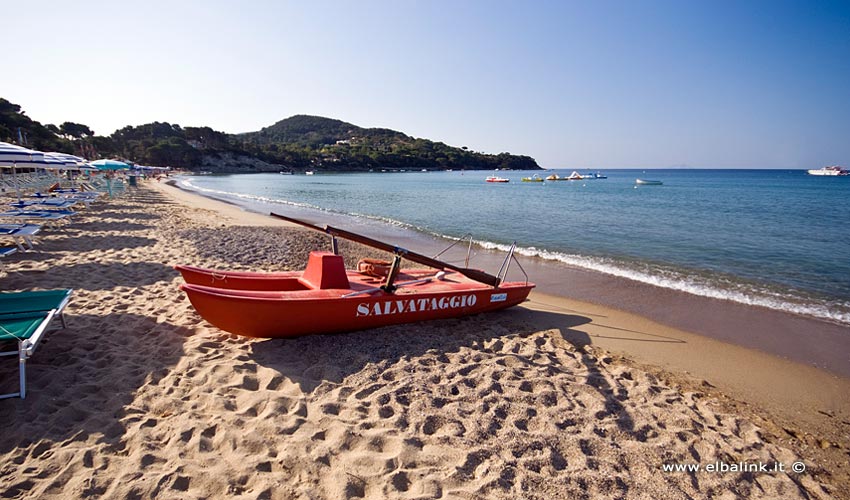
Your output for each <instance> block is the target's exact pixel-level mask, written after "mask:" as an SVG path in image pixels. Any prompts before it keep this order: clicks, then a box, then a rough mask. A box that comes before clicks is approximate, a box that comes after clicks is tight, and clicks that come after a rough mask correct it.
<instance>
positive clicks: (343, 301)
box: [175, 214, 534, 338]
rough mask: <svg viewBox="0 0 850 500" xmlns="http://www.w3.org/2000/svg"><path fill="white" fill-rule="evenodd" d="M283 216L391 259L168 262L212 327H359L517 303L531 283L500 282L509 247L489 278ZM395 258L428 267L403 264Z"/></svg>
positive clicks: (281, 330) (244, 330)
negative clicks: (287, 268) (252, 264)
mask: <svg viewBox="0 0 850 500" xmlns="http://www.w3.org/2000/svg"><path fill="white" fill-rule="evenodd" d="M271 215H272V216H274V217H277V218H280V219H284V220H286V221H289V222H293V223H296V224H299V225H302V226H305V227H308V228H311V229H315V230H318V231H322V232H325V233H327V234H329V235H331V236H332V245H331V246H332V249H336V248H338V246H337V244H336V238H337V237H340V238H345V239H348V240H351V241H355V242H358V243H361V244H364V245H367V246H371V247H373V248H377V249H379V250H383V251H386V252H389V253H391V254H392V255H393V260H392V262H389V261H377V260H374V259H364V260H362V261H361V262H359V263H358V266H357V269H356V270H347V269H345V266H344V261H343V257H342V256H341V255H338V254H337V253H336V252H333V251H331V252H325V251H312V252H310V255H309V259H308V263H307V267H306V269H305V270H304V271H292V272H278V273H259V272H245V271H221V270H210V269H203V268H198V267H193V266H183V265H181V266H175V269H177V270H178V271H179V272H180V274H181V275H182V276H183V279H184V280H185V281H186V283H185V284H182V285H180V289H181V290H183V291H184V292H185V293H186V295H187V296H188V298H189V301H190V302H191V303H192V306H193V307H194V308H195V310H196V311H197V312H198V314H199V315H200V316H201V317H202V318H204V319H205V320H206V321H208V322H210V323H211V324H213V325H214V326H216V327H218V328H220V329H222V330H224V331H226V332H230V333H234V334H237V335H244V336H247V337H260V338H278V337H294V336H299V335H309V334H318V333H336V332H346V331H353V330H363V329H368V328H376V327H381V326H387V325H395V324H402V323H412V322H418V321H425V320H432V319H442V318H454V317H460V316H467V315H471V314H478V313H483V312H490V311H496V310H499V309H504V308H507V307H511V306H514V305H517V304H519V303H521V302H523V301H524V300H526V298H527V297H528V294H529V293H530V292H531V290H532V288H534V284H533V283H529V282H528V281H527V280H526V281H506V280H505V279H504V277H505V276H506V275H507V270H508V266H509V264H510V259H512V258H514V255H513V248H515V245H514V246H513V247H512V249H511V251H510V253H509V254H508V257H507V258H506V259H505V262H504V263H503V264H502V269H500V271H499V273H498V275H497V276H493V275H491V274H488V273H485V272H484V271H481V270H478V269H473V268H466V267H459V266H455V265H453V264H449V263H446V262H442V261H439V260H436V259H433V258H430V257H426V256H424V255H421V254H417V253H414V252H411V251H409V250H406V249H403V248H400V247H397V246H394V245H389V244H386V243H384V242H381V241H378V240H374V239H371V238H368V237H366V236H362V235H359V234H356V233H351V232H349V231H345V230H342V229H337V228H334V227H330V226H325V227H319V226H314V225H312V224H310V223H307V222H304V221H301V220H298V219H293V218H291V217H286V216H283V215H278V214H271ZM402 259H405V260H409V261H411V262H414V263H417V264H421V265H423V266H427V267H428V268H429V269H423V268H417V269H404V268H402V267H401V261H402Z"/></svg>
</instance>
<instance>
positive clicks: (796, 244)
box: [180, 169, 850, 324]
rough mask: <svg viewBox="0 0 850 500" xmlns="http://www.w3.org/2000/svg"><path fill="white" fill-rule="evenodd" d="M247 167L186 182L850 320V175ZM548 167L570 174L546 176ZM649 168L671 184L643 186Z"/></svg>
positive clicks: (273, 205) (263, 208) (297, 211)
mask: <svg viewBox="0 0 850 500" xmlns="http://www.w3.org/2000/svg"><path fill="white" fill-rule="evenodd" d="M533 173H535V172H499V173H498V174H499V175H500V176H502V177H507V178H509V179H510V183H507V184H494V183H485V182H484V179H485V177H487V175H489V173H488V172H480V171H478V172H474V171H465V172H460V171H455V172H405V173H363V174H317V175H314V176H304V175H280V174H239V175H222V176H196V177H186V178H182V179H181V180H180V183H181V186H182V187H185V188H189V189H194V190H197V191H199V192H201V193H202V194H205V195H207V196H212V197H215V198H220V199H223V200H226V201H230V202H233V203H237V204H240V205H242V206H244V207H245V208H247V209H249V210H254V211H258V212H264V213H268V212H270V211H277V212H280V213H283V214H290V215H293V216H309V215H310V214H313V215H321V216H323V217H325V218H327V217H332V218H335V219H337V220H338V219H344V220H343V221H340V222H337V224H344V223H347V224H349V225H348V226H343V227H349V228H350V227H351V226H352V225H353V226H355V227H356V226H358V225H362V224H372V225H374V224H379V225H391V226H394V227H400V228H404V229H406V230H409V231H415V232H419V233H427V234H431V235H436V236H439V237H443V238H449V239H452V238H461V237H463V236H464V235H465V234H467V233H472V235H473V237H474V238H475V240H476V242H477V243H478V244H480V245H482V246H484V247H487V248H496V249H507V248H508V247H509V245H510V244H511V243H512V242H513V241H517V242H518V245H519V248H518V251H519V253H521V254H524V255H527V256H535V257H539V258H541V259H547V260H552V261H559V262H562V263H566V264H568V265H572V266H577V267H581V268H587V269H591V270H595V271H599V272H602V273H606V274H610V275H614V276H619V277H624V278H628V279H632V280H636V281H641V282H645V283H649V284H652V285H656V286H659V287H664V288H670V289H674V290H679V291H683V292H687V293H692V294H696V295H702V296H708V297H714V298H719V299H726V300H731V301H735V302H740V303H745V304H751V305H757V306H763V307H769V308H772V309H778V310H783V311H788V312H792V313H796V314H802V315H806V316H812V317H816V318H820V319H825V320H829V321H833V322H837V323H842V324H850V177H844V178H836V177H833V178H829V177H814V176H808V175H806V173H805V172H804V171H799V170H790V171H789V170H691V169H678V170H646V171H640V170H608V171H605V172H604V174H605V175H607V176H608V178H607V179H592V180H590V179H588V180H582V181H557V182H550V181H547V182H544V183H529V182H521V177H526V176H530V175H532V174H533ZM537 173H539V174H542V175H543V176H547V175H550V174H551V173H557V174H559V175H561V176H566V175H569V173H570V172H569V171H554V172H537ZM637 178H642V179H651V180H659V181H662V182H663V184H662V185H657V186H639V185H636V184H635V180H636V179H637Z"/></svg>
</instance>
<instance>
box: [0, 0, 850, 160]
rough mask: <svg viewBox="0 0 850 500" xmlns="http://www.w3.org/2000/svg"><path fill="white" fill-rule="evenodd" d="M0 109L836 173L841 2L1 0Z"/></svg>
mask: <svg viewBox="0 0 850 500" xmlns="http://www.w3.org/2000/svg"><path fill="white" fill-rule="evenodd" d="M2 10H3V13H4V15H3V18H4V22H3V24H4V28H3V31H2V36H3V39H4V41H5V43H4V48H5V57H4V58H3V59H4V61H5V62H6V64H7V65H9V63H10V62H14V64H13V65H12V66H13V67H14V71H3V74H2V76H0V97H5V98H6V99H9V100H11V101H12V102H15V103H17V104H20V105H21V106H22V107H23V108H24V110H25V111H26V113H27V115H29V116H30V117H32V118H33V119H36V120H38V121H41V122H42V123H57V124H58V123H61V122H63V121H75V122H79V123H84V124H86V125H89V126H90V127H92V128H93V129H94V130H95V132H96V133H98V134H110V133H112V132H113V131H114V130H115V129H117V128H120V127H122V126H125V125H139V124H143V123H148V122H151V121H168V122H171V123H179V124H181V125H184V126H189V125H191V126H200V125H208V126H211V127H213V128H215V129H217V130H222V131H225V132H231V133H235V132H247V131H253V130H259V129H260V128H262V127H265V126H268V125H271V124H272V123H274V122H276V121H278V120H280V119H283V118H286V117H288V116H291V115H294V114H302V113H303V114H312V115H320V116H327V117H331V118H338V119H341V120H345V121H348V122H351V123H354V124H356V125H360V126H364V127H387V128H392V129H395V130H399V131H402V132H405V133H407V134H409V135H412V136H415V137H424V138H428V139H433V140H438V141H443V142H445V143H447V144H451V145H454V146H468V147H469V148H471V149H473V150H476V151H484V152H488V153H498V152H502V151H508V152H511V153H516V154H525V155H530V156H532V157H534V158H536V159H537V160H538V163H540V165H541V166H543V167H546V168H614V167H639V168H651V167H670V166H682V165H687V166H691V167H721V168H722V167H755V168H758V167H766V168H767V167H769V168H811V167H820V166H823V165H831V164H842V165H848V164H850V2H846V1H845V2H826V1H819V2H784V1H758V2H756V1H713V2H701V3H700V2H690V1H685V2H683V1H669V2H668V1H622V2H619V1H594V2H591V1H587V2H568V1H552V2H547V1H539V2H515V1H511V2H509V1H455V2H450V1H407V0H400V1H367V2H342V1H340V2H323V1H314V2H295V1H292V2H275V1H269V2H259V1H250V0H249V1H245V2H232V1H231V2H219V1H181V0H176V1H174V0H172V1H169V2H164V1H157V0H154V1H150V2H133V3H129V2H127V3H125V2H120V1H114V0H113V1H109V2H91V1H85V0H80V1H74V2H64V1H55V2H48V1H39V0H28V1H26V2H21V1H18V2H10V1H4V2H3V9H2Z"/></svg>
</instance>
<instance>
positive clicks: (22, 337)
mask: <svg viewBox="0 0 850 500" xmlns="http://www.w3.org/2000/svg"><path fill="white" fill-rule="evenodd" d="M72 291H73V290H47V291H38V292H2V293H0V343H3V344H5V343H9V342H17V344H18V348H17V349H16V350H13V351H4V352H0V356H14V355H17V356H18V384H19V390H18V392H12V393H8V394H0V399H6V398H14V397H20V398H21V399H24V398H26V397H27V372H26V364H27V359H29V358H31V357H32V355H33V354H34V353H35V349H36V347H38V344H39V342H40V341H41V340H42V338H43V337H44V335H45V333H46V332H47V327H48V326H49V325H50V323H51V322H52V321H53V319H54V318H56V317H57V316H58V317H59V319H60V320H61V322H62V327H63V328H64V327H65V326H66V325H65V317H64V316H63V315H62V312H63V311H64V309H65V306H66V305H68V302H69V301H70V300H71V292H72Z"/></svg>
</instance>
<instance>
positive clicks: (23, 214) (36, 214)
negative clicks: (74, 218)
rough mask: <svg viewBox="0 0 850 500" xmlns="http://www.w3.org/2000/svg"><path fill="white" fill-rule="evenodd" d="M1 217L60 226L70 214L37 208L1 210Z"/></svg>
mask: <svg viewBox="0 0 850 500" xmlns="http://www.w3.org/2000/svg"><path fill="white" fill-rule="evenodd" d="M0 217H1V218H4V219H8V220H18V221H24V222H30V221H34V222H38V223H39V224H44V225H52V226H54V227H56V226H58V224H59V223H60V222H67V220H68V217H69V214H66V213H53V212H50V211H41V210H39V211H35V210H7V211H6V212H0Z"/></svg>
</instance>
